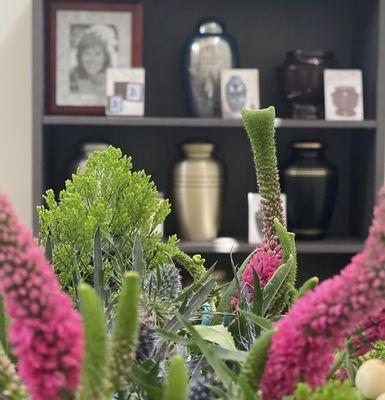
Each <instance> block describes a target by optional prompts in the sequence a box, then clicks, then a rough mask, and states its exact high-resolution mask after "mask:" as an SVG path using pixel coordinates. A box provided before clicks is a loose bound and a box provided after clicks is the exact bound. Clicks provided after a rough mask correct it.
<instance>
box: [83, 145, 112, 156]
mask: <svg viewBox="0 0 385 400" xmlns="http://www.w3.org/2000/svg"><path fill="white" fill-rule="evenodd" d="M108 146H109V144H108V143H105V142H86V143H83V144H82V145H81V150H82V152H83V153H85V154H89V153H92V152H93V151H103V150H106V149H107V148H108Z"/></svg>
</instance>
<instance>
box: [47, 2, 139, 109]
mask: <svg viewBox="0 0 385 400" xmlns="http://www.w3.org/2000/svg"><path fill="white" fill-rule="evenodd" d="M133 18H134V16H133V12H132V11H131V10H127V11H124V10H116V11H108V10H70V9H65V10H64V9H59V10H57V12H56V26H55V36H56V46H55V47H56V51H55V53H56V57H55V65H56V68H55V71H56V72H55V79H56V86H55V107H56V106H59V107H72V108H71V109H70V111H71V112H76V109H74V107H79V108H81V107H104V106H105V104H106V72H107V69H109V68H130V67H131V66H132V65H133V64H134V63H135V60H134V59H133V40H134V39H135V38H133V32H134V31H133V23H134V21H133ZM83 110H84V109H83ZM58 111H60V110H58ZM88 111H89V109H88ZM79 112H81V111H79Z"/></svg>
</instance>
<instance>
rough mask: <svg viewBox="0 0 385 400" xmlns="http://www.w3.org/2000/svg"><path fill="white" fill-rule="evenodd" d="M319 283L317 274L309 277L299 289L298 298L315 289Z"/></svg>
mask: <svg viewBox="0 0 385 400" xmlns="http://www.w3.org/2000/svg"><path fill="white" fill-rule="evenodd" d="M318 283H319V279H318V277H317V276H313V277H312V278H309V279H308V280H307V281H306V282H305V283H304V284H303V285H302V286H301V287H300V288H299V290H298V295H297V298H298V299H299V298H300V297H302V296H304V295H305V294H306V293H307V292H308V291H309V290H314V289H315V288H316V286H317V285H318Z"/></svg>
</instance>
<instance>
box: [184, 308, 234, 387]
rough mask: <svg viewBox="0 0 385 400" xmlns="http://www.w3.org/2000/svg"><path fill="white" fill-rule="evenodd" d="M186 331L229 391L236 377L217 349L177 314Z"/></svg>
mask: <svg viewBox="0 0 385 400" xmlns="http://www.w3.org/2000/svg"><path fill="white" fill-rule="evenodd" d="M177 316H178V317H179V318H180V320H181V322H182V324H183V325H184V327H185V328H186V330H187V331H188V332H189V333H190V334H191V336H192V337H193V338H194V340H195V344H196V345H197V346H198V347H199V349H200V351H201V352H202V354H203V356H204V357H205V358H206V360H207V362H208V363H209V364H210V365H211V367H212V368H213V370H214V371H215V373H216V374H217V376H218V378H219V379H220V380H221V381H222V383H223V384H224V385H225V387H226V389H229V388H230V386H231V385H232V383H233V382H234V380H235V376H234V374H233V372H232V371H231V370H230V368H229V367H228V366H227V365H226V363H225V362H224V361H223V360H222V359H221V358H220V357H219V355H218V354H217V353H216V352H215V347H213V346H212V345H210V344H209V343H207V342H206V341H205V340H204V339H203V338H202V337H201V336H200V335H199V333H198V332H197V330H196V329H195V328H194V327H193V326H192V325H191V324H190V323H189V322H188V321H187V320H186V319H184V318H183V317H182V316H181V315H180V314H177Z"/></svg>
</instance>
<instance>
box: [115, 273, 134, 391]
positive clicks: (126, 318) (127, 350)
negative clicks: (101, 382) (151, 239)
mask: <svg viewBox="0 0 385 400" xmlns="http://www.w3.org/2000/svg"><path fill="white" fill-rule="evenodd" d="M138 302H139V274H138V273H137V272H132V271H131V272H126V273H125V275H124V282H123V286H122V289H121V291H120V294H119V301H118V306H117V310H116V320H115V328H114V334H113V338H112V346H111V347H112V348H111V360H110V371H111V375H112V376H111V378H112V385H113V388H114V389H115V390H116V391H120V390H121V389H122V388H124V385H125V384H126V379H127V376H128V374H129V373H130V372H131V368H132V365H133V363H134V361H135V358H136V348H137V345H138V335H139V321H138Z"/></svg>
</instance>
